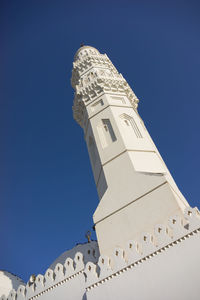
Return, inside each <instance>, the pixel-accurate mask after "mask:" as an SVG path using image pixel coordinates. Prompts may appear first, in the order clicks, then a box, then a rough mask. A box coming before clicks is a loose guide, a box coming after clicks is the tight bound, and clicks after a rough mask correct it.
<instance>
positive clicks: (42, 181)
mask: <svg viewBox="0 0 200 300" xmlns="http://www.w3.org/2000/svg"><path fill="white" fill-rule="evenodd" d="M0 35H1V37H0V42H1V50H0V64H1V69H0V130H1V131H0V138H1V147H0V201H1V202H0V211H1V217H0V243H1V247H0V269H6V270H8V271H11V272H13V273H15V274H18V275H19V276H21V277H22V278H23V279H24V280H28V278H29V276H30V275H31V274H33V273H35V274H38V273H44V272H45V270H46V269H47V268H48V266H49V265H50V264H51V263H52V262H53V261H54V260H55V259H56V258H57V257H58V256H59V255H60V254H61V253H62V252H64V251H65V250H67V249H70V248H72V247H73V246H74V245H75V244H76V243H78V242H85V241H86V239H85V232H86V231H87V230H88V229H90V228H91V227H92V225H93V222H92V214H93V212H94V210H95V208H96V206H97V204H98V197H97V193H96V188H95V184H94V180H93V176H92V171H91V168H90V163H89V158H88V154H87V150H86V145H85V142H84V138H83V132H82V129H81V128H80V127H79V126H78V125H77V124H76V122H75V121H74V120H73V117H72V102H73V90H72V88H71V86H70V77H71V69H72V61H73V56H74V54H75V52H76V50H77V49H78V48H79V45H80V43H81V42H84V43H85V44H88V45H91V46H94V47H96V48H97V49H99V50H100V51H101V52H102V53H107V54H108V56H109V57H110V59H111V60H112V62H113V63H114V64H115V66H116V67H117V68H118V70H119V71H120V72H121V73H122V74H123V75H124V77H125V78H126V79H127V81H128V82H129V84H130V85H131V87H132V88H133V90H134V92H135V93H136V95H137V96H138V98H139V99H140V103H139V112H140V114H141V116H142V118H143V119H144V121H145V124H146V126H147V128H148V129H149V132H150V134H151V135H152V137H153V139H154V141H155V143H156V145H157V146H158V149H159V150H160V153H161V155H162V156H163V158H164V160H165V162H166V163H167V165H168V167H169V169H170V171H171V173H172V175H173V176H174V178H175V180H176V182H177V184H178V186H179V188H180V189H181V191H182V192H183V194H184V195H185V196H186V198H187V200H188V201H189V203H190V204H191V206H196V205H197V206H200V205H199V199H200V198H199V189H198V188H199V168H200V159H199V146H200V140H199V136H200V135H199V129H200V119H199V111H200V103H199V95H200V84H199V78H200V38H199V37H200V5H199V2H198V1H191V0H190V1H161V0H159V1H150V0H149V1H142V0H141V1H134V0H132V1H127V0H121V1H117V0H115V1H114V0H107V1H103V0H101V1H95V0H91V1H88V0H84V1H80V0H76V1H66V0H57V1H50V0H48V1H47V0H42V1H41V0H34V1H32V0H29V1H27V0H25V1H22V0H9V1H6V0H1V3H0ZM93 238H95V236H94V233H93Z"/></svg>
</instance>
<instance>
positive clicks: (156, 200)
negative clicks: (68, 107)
mask: <svg viewBox="0 0 200 300" xmlns="http://www.w3.org/2000/svg"><path fill="white" fill-rule="evenodd" d="M72 86H73V88H74V89H75V98H74V106H73V111H74V118H75V120H76V121H77V122H78V123H79V124H80V126H81V127H82V128H83V130H84V136H85V140H86V144H87V147H88V152H89V156H90V161H91V165H92V170H93V174H94V179H95V183H96V187H97V191H98V195H99V199H100V202H99V205H98V207H97V209H96V211H95V213H94V216H93V219H94V224H95V228H96V233H97V238H98V243H99V247H100V252H101V254H106V255H108V256H109V255H110V254H111V252H112V249H113V248H114V247H117V246H118V247H122V248H124V245H125V244H126V243H127V241H128V240H131V239H135V238H138V236H139V235H140V234H141V233H142V232H147V231H148V232H152V231H153V228H154V226H155V225H156V224H158V223H167V221H168V218H169V217H170V216H171V215H173V214H176V215H180V216H182V215H183V211H184V209H185V207H186V206H188V203H187V201H186V200H185V198H184V196H183V195H182V194H181V192H180V191H179V189H178V187H177V185H176V183H175V182H174V180H173V178H172V176H171V174H170V172H169V170H168V169H167V167H166V165H165V163H164V161H163V159H162V157H161V155H160V154H159V152H158V150H157V148H156V146H155V144H154V143H153V141H152V139H151V137H150V135H149V133H148V131H147V129H146V127H145V125H144V123H143V121H142V119H141V117H140V116H139V114H138V111H137V105H138V102H139V100H138V99H137V97H136V96H135V94H134V92H133V91H132V90H131V88H130V87H129V85H128V83H127V82H126V80H125V79H124V78H123V76H122V75H121V74H119V73H118V71H117V70H116V68H115V67H114V65H113V64H112V62H111V61H110V60H109V58H108V57H107V55H106V54H103V55H102V54H100V53H99V51H98V50H96V49H95V48H93V47H89V46H84V47H81V48H80V49H79V50H78V51H77V53H76V55H75V60H74V64H73V72H72Z"/></svg>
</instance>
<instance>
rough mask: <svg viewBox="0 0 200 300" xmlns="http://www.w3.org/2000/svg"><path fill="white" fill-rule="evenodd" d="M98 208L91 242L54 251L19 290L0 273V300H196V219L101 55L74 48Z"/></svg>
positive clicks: (76, 108)
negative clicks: (45, 266) (41, 270)
mask: <svg viewBox="0 0 200 300" xmlns="http://www.w3.org/2000/svg"><path fill="white" fill-rule="evenodd" d="M71 84H72V87H73V88H74V90H75V96H74V104H73V114H74V119H75V120H76V121H77V122H78V124H79V125H80V126H81V127H82V129H83V134H84V137H85V141H86V145H87V148H88V153H89V157H90V161H91V165H92V170H93V175H94V180H95V183H96V187H97V191H98V195H99V200H100V201H99V204H98V206H97V208H96V210H95V212H94V215H93V220H94V229H95V231H96V235H97V241H90V239H89V238H88V243H85V244H79V245H77V246H76V247H74V248H73V249H71V250H69V251H66V252H64V253H63V254H62V255H61V256H59V257H58V258H57V259H56V260H55V261H54V262H53V263H52V264H51V265H50V266H49V268H48V269H47V271H46V273H45V274H44V275H41V274H39V275H37V276H33V275H32V276H31V277H30V279H29V281H28V282H27V283H24V282H23V281H22V280H21V279H20V278H18V277H17V276H15V275H13V274H11V273H9V272H7V271H0V300H34V299H38V300H40V299H41V300H47V299H48V300H51V299H52V300H53V299H59V300H66V299H68V300H100V299H101V300H102V299H103V300H113V299H115V300H122V299H126V300H134V299H136V300H161V299H162V300H169V299H170V300H179V299H181V300H188V299H191V300H199V299H200V285H199V275H200V271H199V270H200V213H199V210H198V209H197V208H196V207H195V208H191V207H190V205H189V204H188V202H187V200H186V199H185V198H184V196H183V195H182V193H181V191H180V190H179V189H178V187H177V185H176V183H175V181H174V179H173V178H172V176H171V174H170V172H169V170H168V169H167V166H166V165H165V163H164V161H163V159H162V157H161V155H160V153H159V151H158V149H157V148H156V146H155V144H154V142H153V140H152V139H151V136H150V135H149V133H148V131H147V129H146V127H145V124H144V122H143V120H142V119H141V117H140V115H139V114H138V111H137V107H138V102H139V100H138V98H137V97H136V95H135V94H134V92H133V91H132V89H131V88H130V86H129V85H128V83H127V82H126V80H125V79H124V77H123V76H122V74H120V73H119V72H118V71H117V69H116V68H115V66H114V65H113V64H112V62H111V61H110V59H109V58H108V56H107V55H106V54H101V53H100V52H99V51H98V50H97V49H95V48H93V47H90V46H82V47H81V48H80V49H79V50H78V51H77V52H76V54H75V57H74V62H73V70H72V79H71Z"/></svg>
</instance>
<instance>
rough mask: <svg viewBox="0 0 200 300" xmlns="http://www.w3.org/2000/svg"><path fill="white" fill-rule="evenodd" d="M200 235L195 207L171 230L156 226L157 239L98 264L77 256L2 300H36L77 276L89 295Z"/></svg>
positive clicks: (142, 241) (173, 220) (146, 240)
mask: <svg viewBox="0 0 200 300" xmlns="http://www.w3.org/2000/svg"><path fill="white" fill-rule="evenodd" d="M199 233H200V212H199V210H198V209H197V208H196V207H195V208H191V207H188V208H187V209H186V210H185V212H184V218H183V219H181V218H180V217H178V216H173V217H171V218H170V219H169V221H168V226H164V225H162V224H158V225H156V226H155V228H154V235H150V234H148V233H144V234H142V235H141V238H140V240H139V241H129V242H128V243H127V247H126V249H120V248H116V249H114V252H113V256H112V257H111V258H109V257H107V256H103V255H102V256H100V257H99V260H98V263H97V264H94V263H92V262H88V263H87V264H85V263H84V255H83V254H82V253H80V252H77V253H76V255H75V257H74V260H72V259H71V258H67V259H66V261H65V263H64V264H63V265H62V264H60V263H58V264H57V265H56V267H55V269H54V270H51V269H48V270H47V271H46V273H45V275H44V276H43V275H41V274H39V275H37V276H36V278H35V280H34V282H31V281H30V280H29V281H28V283H27V285H26V286H23V285H20V286H19V287H18V289H17V291H15V290H12V291H11V292H10V294H9V296H8V298H6V297H5V296H2V297H1V298H0V300H25V299H26V300H34V299H35V298H38V297H40V296H41V295H43V294H44V293H48V292H49V291H51V290H52V289H55V288H57V287H59V286H60V285H62V284H66V283H70V281H71V280H73V279H74V278H75V277H77V276H85V288H86V292H89V291H90V290H91V289H93V288H96V287H98V286H99V285H101V284H103V283H105V282H106V281H108V280H111V279H112V278H114V277H116V276H119V275H120V274H123V273H124V272H126V271H128V270H130V269H132V268H136V267H137V266H138V265H139V264H141V263H145V261H147V260H149V259H152V258H154V257H155V256H157V255H161V254H162V253H163V252H165V251H167V250H168V249H169V248H170V247H175V246H176V245H177V244H179V243H182V242H183V241H184V240H186V239H188V238H190V237H192V236H193V235H196V234H199Z"/></svg>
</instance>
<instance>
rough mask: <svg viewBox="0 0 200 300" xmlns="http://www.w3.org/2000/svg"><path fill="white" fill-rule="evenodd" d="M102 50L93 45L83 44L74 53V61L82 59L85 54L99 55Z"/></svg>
mask: <svg viewBox="0 0 200 300" xmlns="http://www.w3.org/2000/svg"><path fill="white" fill-rule="evenodd" d="M98 54H100V52H99V51H98V50H97V49H96V48H94V47H92V46H87V45H85V46H82V47H80V48H79V49H78V50H77V52H76V53H75V55H74V61H76V60H78V59H81V58H82V57H83V56H85V55H98Z"/></svg>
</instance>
